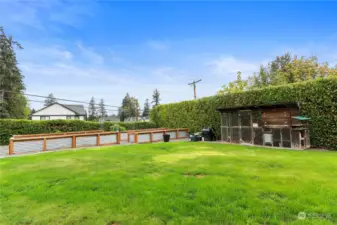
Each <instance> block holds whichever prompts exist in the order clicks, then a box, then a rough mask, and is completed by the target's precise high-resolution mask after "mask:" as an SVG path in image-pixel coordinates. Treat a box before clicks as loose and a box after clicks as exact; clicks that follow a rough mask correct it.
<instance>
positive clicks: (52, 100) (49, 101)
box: [44, 93, 56, 106]
mask: <svg viewBox="0 0 337 225" xmlns="http://www.w3.org/2000/svg"><path fill="white" fill-rule="evenodd" d="M54 103H56V99H55V97H54V95H53V93H50V94H49V95H48V98H46V100H44V106H50V105H52V104H54Z"/></svg>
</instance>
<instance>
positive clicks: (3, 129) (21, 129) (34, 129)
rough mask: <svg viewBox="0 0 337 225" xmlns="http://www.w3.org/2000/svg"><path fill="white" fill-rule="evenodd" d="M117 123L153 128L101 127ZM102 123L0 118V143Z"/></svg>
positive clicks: (97, 126) (93, 127)
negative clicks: (115, 125)
mask: <svg viewBox="0 0 337 225" xmlns="http://www.w3.org/2000/svg"><path fill="white" fill-rule="evenodd" d="M114 124H118V125H119V126H121V127H124V128H126V129H127V130H136V129H146V128H155V127H156V125H155V123H153V122H127V123H116V122H104V124H103V127H104V130H105V131H110V127H111V126H112V125H114ZM101 127H102V123H98V122H91V121H81V120H44V121H35V120H13V119H1V120H0V145H6V144H8V142H9V138H10V137H11V136H13V135H19V134H39V133H55V132H72V131H83V130H99V129H101Z"/></svg>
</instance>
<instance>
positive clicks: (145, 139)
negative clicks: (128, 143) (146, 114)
mask: <svg viewBox="0 0 337 225" xmlns="http://www.w3.org/2000/svg"><path fill="white" fill-rule="evenodd" d="M150 135H151V134H138V143H146V142H151V138H150Z"/></svg>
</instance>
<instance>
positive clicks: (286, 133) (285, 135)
mask: <svg viewBox="0 0 337 225" xmlns="http://www.w3.org/2000/svg"><path fill="white" fill-rule="evenodd" d="M281 135H282V147H286V148H291V132H290V128H288V127H287V128H282V129H281Z"/></svg>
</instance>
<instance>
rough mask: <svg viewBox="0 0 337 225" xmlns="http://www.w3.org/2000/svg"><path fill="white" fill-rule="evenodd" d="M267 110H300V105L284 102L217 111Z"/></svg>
mask: <svg viewBox="0 0 337 225" xmlns="http://www.w3.org/2000/svg"><path fill="white" fill-rule="evenodd" d="M266 108H298V104H297V103H296V102H282V103H273V104H260V105H242V106H229V107H220V108H217V109H216V110H217V111H219V112H228V111H237V110H253V109H266Z"/></svg>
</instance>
